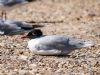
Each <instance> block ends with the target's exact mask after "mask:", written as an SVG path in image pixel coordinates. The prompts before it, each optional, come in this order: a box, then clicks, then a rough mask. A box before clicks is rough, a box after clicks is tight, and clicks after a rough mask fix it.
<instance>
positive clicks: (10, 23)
mask: <svg viewBox="0 0 100 75" xmlns="http://www.w3.org/2000/svg"><path fill="white" fill-rule="evenodd" d="M38 27H43V26H42V25H31V24H30V23H27V22H24V21H15V20H2V19H0V35H18V34H22V33H28V32H30V31H32V30H33V29H35V28H38Z"/></svg>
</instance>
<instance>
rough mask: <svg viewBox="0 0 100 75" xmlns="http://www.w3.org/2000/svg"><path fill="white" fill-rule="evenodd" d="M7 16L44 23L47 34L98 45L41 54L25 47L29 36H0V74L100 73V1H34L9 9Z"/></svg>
mask: <svg viewBox="0 0 100 75" xmlns="http://www.w3.org/2000/svg"><path fill="white" fill-rule="evenodd" d="M7 17H8V19H15V20H19V21H34V22H35V23H34V24H39V25H44V27H43V28H41V30H42V31H43V32H44V34H46V35H53V34H54V35H65V36H74V37H77V38H81V39H84V40H92V41H94V42H95V46H94V47H90V48H82V49H77V50H75V51H72V52H71V53H69V54H68V55H67V56H40V55H34V54H33V53H31V52H30V51H29V49H27V48H26V46H27V41H28V40H29V39H25V40H22V39H20V35H16V36H0V75H100V0H35V1H33V2H30V3H28V4H25V5H23V6H20V7H19V6H16V7H14V8H13V9H11V10H10V11H9V10H8V11H7Z"/></svg>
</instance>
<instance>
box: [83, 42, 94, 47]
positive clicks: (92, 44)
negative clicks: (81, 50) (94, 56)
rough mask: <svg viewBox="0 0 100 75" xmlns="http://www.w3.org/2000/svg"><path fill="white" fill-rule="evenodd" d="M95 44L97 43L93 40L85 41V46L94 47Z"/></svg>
mask: <svg viewBox="0 0 100 75" xmlns="http://www.w3.org/2000/svg"><path fill="white" fill-rule="evenodd" d="M94 45H95V43H94V42H93V41H85V42H84V47H92V46H94Z"/></svg>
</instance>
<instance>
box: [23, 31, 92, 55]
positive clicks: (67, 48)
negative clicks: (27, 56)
mask: <svg viewBox="0 0 100 75" xmlns="http://www.w3.org/2000/svg"><path fill="white" fill-rule="evenodd" d="M24 38H32V39H31V40H29V41H28V46H27V47H28V48H29V50H31V51H32V52H33V53H34V54H39V55H67V54H68V53H69V52H71V51H73V50H75V49H78V48H84V47H91V46H93V45H94V43H93V42H91V41H83V40H81V39H77V38H74V37H67V36H61V35H47V36H46V35H43V33H42V31H41V30H40V29H34V30H33V31H31V32H29V33H28V35H27V36H24Z"/></svg>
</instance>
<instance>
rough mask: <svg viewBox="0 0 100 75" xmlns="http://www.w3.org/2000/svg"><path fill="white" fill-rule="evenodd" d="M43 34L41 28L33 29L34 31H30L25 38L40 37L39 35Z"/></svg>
mask: <svg viewBox="0 0 100 75" xmlns="http://www.w3.org/2000/svg"><path fill="white" fill-rule="evenodd" d="M42 35H43V33H42V31H41V30H40V29H33V30H32V31H30V32H29V33H28V34H27V35H26V36H24V37H23V38H38V37H40V36H42Z"/></svg>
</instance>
